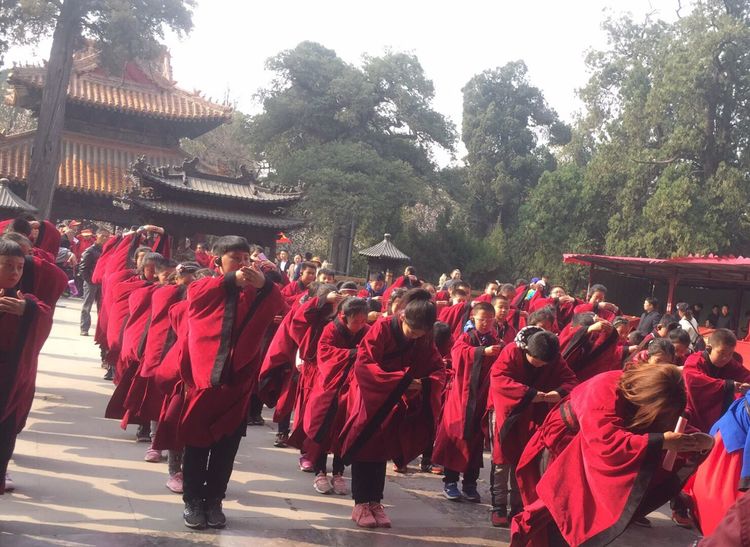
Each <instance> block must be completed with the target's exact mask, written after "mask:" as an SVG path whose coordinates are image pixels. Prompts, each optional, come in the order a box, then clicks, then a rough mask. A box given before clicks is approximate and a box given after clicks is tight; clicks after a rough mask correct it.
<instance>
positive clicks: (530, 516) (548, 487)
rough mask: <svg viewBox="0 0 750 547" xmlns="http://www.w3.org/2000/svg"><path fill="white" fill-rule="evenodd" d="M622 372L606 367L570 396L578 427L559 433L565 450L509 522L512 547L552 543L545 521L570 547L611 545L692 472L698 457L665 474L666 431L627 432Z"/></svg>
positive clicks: (559, 449)
mask: <svg viewBox="0 0 750 547" xmlns="http://www.w3.org/2000/svg"><path fill="white" fill-rule="evenodd" d="M621 375H622V371H619V370H617V371H610V372H604V373H602V374H599V375H598V376H595V377H594V378H592V379H591V380H588V381H587V382H585V383H583V384H581V385H580V386H579V387H577V388H576V389H574V390H573V392H572V393H571V402H572V404H571V405H570V406H571V407H572V409H573V411H574V414H575V416H574V418H573V419H574V421H575V422H576V423H577V424H578V428H579V431H578V433H577V434H575V435H574V436H573V437H572V439H571V438H570V436H568V435H561V436H560V437H559V438H560V442H562V443H565V444H566V446H564V447H556V448H554V449H553V452H554V453H556V454H558V456H557V458H555V459H554V460H553V461H552V462H551V463H550V464H549V467H548V468H547V470H546V472H545V473H544V475H543V476H542V478H541V480H540V481H539V484H538V486H537V488H536V491H537V494H538V495H539V499H538V500H537V501H536V502H534V503H533V504H532V505H530V506H527V507H525V510H524V512H523V513H521V514H519V515H517V516H516V517H515V518H514V520H513V524H512V534H511V545H512V546H521V545H534V546H543V545H547V537H546V532H547V524H550V523H551V521H552V520H554V522H555V523H556V524H557V527H558V528H559V529H560V532H561V533H562V536H563V538H564V539H565V540H566V541H567V542H568V543H569V544H570V545H587V546H589V545H590V546H597V545H606V544H608V543H610V542H611V541H613V540H614V539H615V538H616V537H617V536H619V535H620V534H621V533H622V532H623V531H624V530H625V528H626V527H627V526H628V524H630V522H631V521H632V519H633V518H634V517H637V516H644V515H647V514H648V513H650V512H651V511H653V510H655V509H657V508H658V507H660V506H661V505H663V504H664V503H665V502H666V501H668V500H670V499H672V498H673V497H674V496H675V495H676V494H677V492H679V490H680V488H682V484H683V483H684V481H685V480H686V479H687V478H688V477H689V475H690V474H692V472H693V471H694V470H695V465H696V464H697V463H698V461H697V460H692V461H690V462H688V461H686V460H684V459H682V457H679V458H678V460H677V463H676V464H675V470H674V471H673V472H668V471H665V470H664V469H663V468H662V466H661V464H662V461H663V459H664V451H663V450H662V444H663V442H664V434H663V433H634V432H632V431H630V430H628V429H626V421H625V416H627V415H628V414H629V412H630V410H629V405H628V403H627V401H625V399H624V398H623V397H622V396H621V395H620V394H619V392H618V390H617V383H618V381H619V379H620V376H621Z"/></svg>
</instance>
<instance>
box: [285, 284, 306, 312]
mask: <svg viewBox="0 0 750 547" xmlns="http://www.w3.org/2000/svg"><path fill="white" fill-rule="evenodd" d="M306 292H307V287H306V286H305V285H303V284H302V281H299V280H297V281H295V282H294V283H288V284H286V285H284V288H283V289H281V296H283V297H284V300H286V303H287V304H289V305H290V306H291V305H292V304H294V302H295V301H297V300H299V297H300V296H301V295H303V294H305V293H306Z"/></svg>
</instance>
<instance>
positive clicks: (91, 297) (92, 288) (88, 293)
mask: <svg viewBox="0 0 750 547" xmlns="http://www.w3.org/2000/svg"><path fill="white" fill-rule="evenodd" d="M109 236H110V234H109V231H108V230H105V229H100V230H97V232H96V241H94V244H93V245H92V246H91V247H89V248H87V249H86V250H85V251H83V254H82V255H81V262H80V263H79V264H78V273H79V274H80V275H81V278H82V279H83V305H82V306H81V336H88V335H89V328H91V308H92V307H93V306H94V302H96V310H97V312H98V311H99V307H100V306H101V294H102V286H101V285H99V284H97V283H93V282H92V281H91V275H92V274H93V273H94V268H95V267H96V263H97V262H98V261H99V257H100V256H102V248H103V246H104V244H105V243H106V242H107V240H108V239H109Z"/></svg>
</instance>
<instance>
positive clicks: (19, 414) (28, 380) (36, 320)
mask: <svg viewBox="0 0 750 547" xmlns="http://www.w3.org/2000/svg"><path fill="white" fill-rule="evenodd" d="M9 292H11V291H9ZM23 298H24V299H25V300H26V308H25V309H24V312H23V315H21V316H18V315H12V314H9V313H2V312H0V422H4V421H5V420H6V419H8V418H9V417H11V416H13V419H14V421H15V425H14V430H15V433H20V432H21V430H22V429H23V428H24V426H25V425H26V418H27V416H28V415H29V411H30V410H31V403H32V402H33V401H34V391H35V389H36V371H37V362H38V360H39V352H40V351H41V350H42V346H43V345H44V342H45V340H47V336H49V333H50V330H51V329H52V309H51V308H50V306H48V305H47V304H45V303H44V302H43V301H41V300H40V299H38V298H37V297H35V296H34V295H32V294H24V295H23Z"/></svg>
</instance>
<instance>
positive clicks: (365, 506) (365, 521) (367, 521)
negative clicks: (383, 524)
mask: <svg viewBox="0 0 750 547" xmlns="http://www.w3.org/2000/svg"><path fill="white" fill-rule="evenodd" d="M352 520H353V521H354V522H355V523H356V524H357V526H361V527H362V528H377V527H378V521H376V520H375V517H374V516H373V514H372V511H370V504H369V503H358V504H357V505H355V506H354V510H353V511H352Z"/></svg>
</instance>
